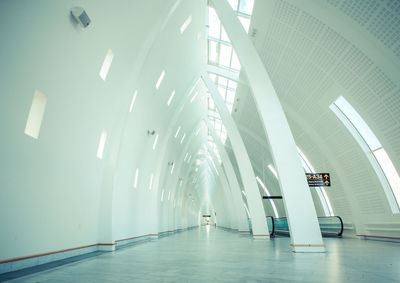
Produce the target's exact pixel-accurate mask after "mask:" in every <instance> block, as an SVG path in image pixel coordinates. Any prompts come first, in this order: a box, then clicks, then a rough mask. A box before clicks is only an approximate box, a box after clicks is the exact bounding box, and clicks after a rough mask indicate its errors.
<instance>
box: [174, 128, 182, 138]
mask: <svg viewBox="0 0 400 283" xmlns="http://www.w3.org/2000/svg"><path fill="white" fill-rule="evenodd" d="M180 130H181V126H179V127H178V129H177V130H176V133H175V138H176V137H177V136H178V134H179V131H180Z"/></svg>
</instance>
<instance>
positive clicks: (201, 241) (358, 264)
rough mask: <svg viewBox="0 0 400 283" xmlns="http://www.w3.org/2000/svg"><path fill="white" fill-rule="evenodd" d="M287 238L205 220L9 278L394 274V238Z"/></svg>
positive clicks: (343, 278)
mask: <svg viewBox="0 0 400 283" xmlns="http://www.w3.org/2000/svg"><path fill="white" fill-rule="evenodd" d="M289 243H290V242H289V238H286V237H285V238H284V237H282V238H281V237H278V238H274V239H271V240H269V241H265V240H253V239H252V238H251V237H250V236H249V235H240V234H238V233H236V232H230V231H226V230H223V229H221V228H214V227H212V226H211V227H210V226H206V227H202V228H200V229H193V230H190V231H186V232H182V233H178V234H175V235H172V236H169V237H164V238H160V239H158V240H153V241H148V242H143V243H139V244H136V245H133V246H130V247H125V248H122V249H119V250H117V251H116V252H113V253H103V254H100V255H98V256H94V257H90V258H87V259H84V260H81V261H77V262H73V263H69V264H66V265H62V266H59V267H56V268H52V269H47V270H44V271H40V272H37V273H34V274H31V275H28V276H24V277H19V278H17V279H15V280H13V282H399V281H400V250H399V246H398V244H396V243H391V242H378V241H364V240H359V239H335V238H327V239H325V244H326V246H327V251H328V252H327V253H324V254H298V253H292V252H291V251H290V248H289Z"/></svg>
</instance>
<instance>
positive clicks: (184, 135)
mask: <svg viewBox="0 0 400 283" xmlns="http://www.w3.org/2000/svg"><path fill="white" fill-rule="evenodd" d="M185 137H186V134H183V136H182V139H181V143H183V141H184V139H185Z"/></svg>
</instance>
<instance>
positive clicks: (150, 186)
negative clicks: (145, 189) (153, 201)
mask: <svg viewBox="0 0 400 283" xmlns="http://www.w3.org/2000/svg"><path fill="white" fill-rule="evenodd" d="M153 176H154V174H153V173H151V175H150V183H149V190H150V191H151V189H152V187H153Z"/></svg>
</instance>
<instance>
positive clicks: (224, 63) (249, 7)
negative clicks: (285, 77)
mask: <svg viewBox="0 0 400 283" xmlns="http://www.w3.org/2000/svg"><path fill="white" fill-rule="evenodd" d="M228 2H229V4H230V5H231V7H232V9H233V10H234V11H235V13H236V14H237V16H238V18H239V20H240V22H241V23H242V25H243V27H244V29H245V30H246V32H248V30H249V27H250V18H251V14H252V11H253V6H254V0H228ZM208 25H209V27H208V63H209V64H212V65H215V66H217V67H222V68H223V69H225V70H227V71H230V72H234V73H236V74H237V73H238V72H240V70H241V64H240V61H239V59H238V56H237V54H236V52H235V50H234V49H233V47H232V44H231V42H230V40H229V37H228V35H227V33H226V31H225V29H224V27H223V26H222V24H221V21H220V20H219V18H218V15H217V13H216V11H215V9H214V8H213V7H209V8H208ZM210 79H211V80H213V81H214V82H215V83H216V84H217V88H218V91H219V92H220V94H221V96H222V97H223V99H224V100H225V103H226V105H227V108H228V110H229V112H230V113H232V109H233V104H234V101H235V92H236V88H237V82H235V81H232V80H229V79H228V78H226V77H223V76H221V75H219V74H218V73H217V74H210ZM208 116H209V119H210V121H211V122H212V124H213V125H214V126H215V129H216V132H217V133H218V135H219V136H220V137H221V140H222V142H223V143H225V141H226V139H227V134H226V130H225V127H224V125H223V123H222V121H221V118H220V116H219V113H218V110H217V109H216V108H215V104H214V101H213V100H212V98H211V97H208ZM209 138H210V139H211V137H209ZM211 140H212V139H211Z"/></svg>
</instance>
